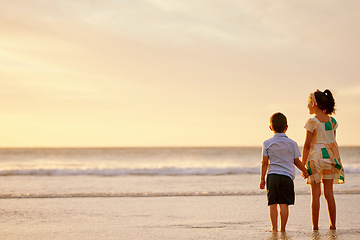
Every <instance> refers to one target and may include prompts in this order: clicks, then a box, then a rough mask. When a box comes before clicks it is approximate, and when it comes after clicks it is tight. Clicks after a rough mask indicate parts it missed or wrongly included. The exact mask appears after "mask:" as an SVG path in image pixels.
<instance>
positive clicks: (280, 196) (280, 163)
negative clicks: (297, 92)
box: [260, 113, 309, 232]
mask: <svg viewBox="0 0 360 240" xmlns="http://www.w3.org/2000/svg"><path fill="white" fill-rule="evenodd" d="M287 128H288V125H287V120H286V117H285V115H284V114H282V113H275V114H273V115H272V116H271V118H270V129H271V131H273V132H274V136H273V137H272V138H270V139H268V140H266V141H265V142H264V143H263V150H262V156H263V157H262V162H261V180H260V189H264V188H265V175H266V173H267V178H266V189H267V198H268V206H269V212H270V220H271V225H272V231H273V232H277V230H278V227H277V216H278V210H277V205H278V204H279V205H280V222H281V231H282V232H284V231H285V227H286V223H287V220H288V216H289V208H288V207H289V205H294V202H295V192H294V182H293V180H294V178H295V166H294V164H295V165H296V167H297V168H299V169H300V170H301V171H302V172H303V176H304V177H305V178H307V177H308V176H309V174H308V171H307V169H306V168H305V167H304V165H303V164H302V162H301V161H300V160H299V157H300V156H301V154H300V150H299V147H298V145H297V143H296V142H295V141H293V140H291V139H290V138H288V137H287V136H286V134H285V132H286V130H287Z"/></svg>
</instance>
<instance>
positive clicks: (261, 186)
mask: <svg viewBox="0 0 360 240" xmlns="http://www.w3.org/2000/svg"><path fill="white" fill-rule="evenodd" d="M260 189H265V179H261V180H260Z"/></svg>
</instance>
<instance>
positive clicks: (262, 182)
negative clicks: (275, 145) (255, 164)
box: [260, 156, 269, 189]
mask: <svg viewBox="0 0 360 240" xmlns="http://www.w3.org/2000/svg"><path fill="white" fill-rule="evenodd" d="M268 166H269V157H268V156H263V157H262V161H261V177H260V189H265V175H266V172H267V170H268Z"/></svg>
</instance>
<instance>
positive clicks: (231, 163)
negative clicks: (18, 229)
mask: <svg viewBox="0 0 360 240" xmlns="http://www.w3.org/2000/svg"><path fill="white" fill-rule="evenodd" d="M340 155H341V159H342V163H343V165H344V168H345V174H346V175H345V178H346V180H345V181H346V183H345V184H341V185H335V186H334V191H335V193H336V194H360V188H359V187H358V184H357V183H358V180H360V174H359V173H360V147H340ZM260 161H261V148H260V147H178V148H175V147H172V148H6V149H5V148H3V149H0V178H1V180H0V188H1V189H2V191H1V193H0V198H3V199H4V198H68V197H77V198H85V197H86V198H95V197H170V196H240V195H260V194H265V191H264V190H260V189H259V187H258V185H259V178H260V177H259V174H260ZM295 190H296V193H297V194H300V195H301V194H309V186H307V185H306V184H305V180H304V179H302V177H301V174H300V171H297V175H296V179H295Z"/></svg>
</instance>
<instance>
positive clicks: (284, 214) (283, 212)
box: [280, 204, 289, 232]
mask: <svg viewBox="0 0 360 240" xmlns="http://www.w3.org/2000/svg"><path fill="white" fill-rule="evenodd" d="M288 217H289V205H287V204H280V222H281V230H280V231H282V232H285V228H286V223H287V220H288Z"/></svg>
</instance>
